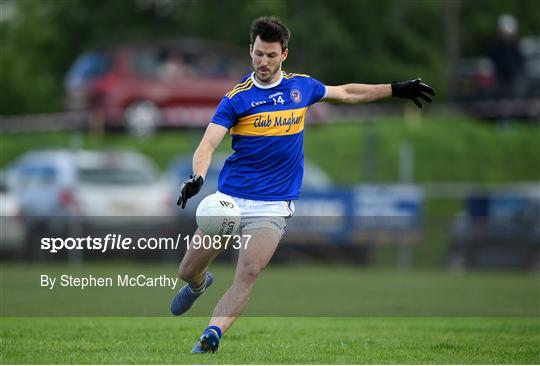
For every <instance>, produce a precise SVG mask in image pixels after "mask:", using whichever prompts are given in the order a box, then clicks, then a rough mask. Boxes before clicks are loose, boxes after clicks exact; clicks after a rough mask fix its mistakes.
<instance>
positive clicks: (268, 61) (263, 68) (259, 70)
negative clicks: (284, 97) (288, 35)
mask: <svg viewBox="0 0 540 366" xmlns="http://www.w3.org/2000/svg"><path fill="white" fill-rule="evenodd" d="M249 52H250V54H251V60H252V62H253V70H255V77H256V78H257V80H258V81H259V82H261V83H263V84H271V83H273V82H274V81H277V80H278V79H279V73H280V72H281V64H282V63H283V61H285V60H286V59H287V53H288V50H287V49H285V50H282V49H281V43H280V42H264V41H261V39H260V38H259V36H257V38H256V39H255V42H254V43H253V44H252V45H251V46H250V47H249Z"/></svg>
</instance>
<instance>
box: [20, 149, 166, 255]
mask: <svg viewBox="0 0 540 366" xmlns="http://www.w3.org/2000/svg"><path fill="white" fill-rule="evenodd" d="M10 170H11V172H12V174H13V177H14V182H15V190H14V193H15V194H16V196H17V197H18V200H19V202H20V204H21V215H22V216H23V218H24V219H25V224H26V225H27V230H28V232H29V233H30V234H31V235H32V238H31V239H32V240H29V243H28V245H29V246H30V248H28V250H29V251H30V252H31V253H32V251H33V252H34V253H35V248H36V246H37V245H38V243H37V242H36V240H37V239H38V238H39V237H40V236H44V235H54V236H66V235H76V236H81V235H82V236H86V235H97V234H98V233H100V232H102V231H103V230H105V231H107V232H111V230H114V231H112V233H116V232H119V231H118V230H127V231H128V232H135V231H136V230H141V231H145V230H154V229H155V228H158V227H161V226H162V225H166V224H167V222H168V221H170V219H169V215H170V214H171V210H170V204H169V201H170V199H171V198H170V195H169V193H168V190H167V188H166V185H165V183H164V181H163V180H162V179H161V177H160V175H159V174H158V170H157V168H156V166H155V165H154V163H153V162H152V161H150V160H149V159H148V158H147V157H145V156H144V155H142V154H140V153H136V152H132V151H107V152H105V151H86V150H84V151H69V150H40V151H31V152H28V153H26V154H24V155H23V156H21V157H20V158H19V159H18V160H17V161H15V162H14V163H13V164H12V166H11V169H10ZM31 253H30V254H31Z"/></svg>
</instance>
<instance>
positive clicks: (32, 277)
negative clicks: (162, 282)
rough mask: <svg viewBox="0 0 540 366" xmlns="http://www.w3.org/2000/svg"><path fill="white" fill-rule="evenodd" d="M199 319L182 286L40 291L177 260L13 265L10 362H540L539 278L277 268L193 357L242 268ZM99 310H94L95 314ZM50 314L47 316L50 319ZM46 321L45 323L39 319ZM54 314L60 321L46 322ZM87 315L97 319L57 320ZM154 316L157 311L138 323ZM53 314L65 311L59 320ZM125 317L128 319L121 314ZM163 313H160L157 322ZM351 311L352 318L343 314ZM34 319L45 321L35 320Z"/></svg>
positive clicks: (6, 337) (219, 269) (5, 335)
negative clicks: (183, 298) (175, 310)
mask: <svg viewBox="0 0 540 366" xmlns="http://www.w3.org/2000/svg"><path fill="white" fill-rule="evenodd" d="M211 269H212V271H213V272H214V274H215V275H216V282H215V283H214V285H213V286H212V287H211V288H210V289H209V290H208V292H207V293H205V295H204V296H203V297H202V298H201V299H200V300H199V301H198V302H197V304H196V306H195V307H194V308H193V309H192V310H190V312H189V313H188V314H187V315H189V316H187V317H180V318H174V317H171V316H167V312H168V310H167V309H168V304H169V301H170V298H171V296H172V295H173V294H174V290H171V289H167V288H164V289H159V288H157V289H156V288H154V289H148V288H130V289H124V288H117V287H115V288H100V289H98V288H91V289H86V290H84V291H82V290H80V289H67V288H64V289H55V290H53V291H50V290H44V289H40V286H39V275H40V274H42V273H46V274H49V275H59V274H72V275H76V274H83V275H88V274H93V275H96V276H97V275H114V274H119V273H122V274H123V273H131V274H147V275H152V274H154V275H157V274H167V275H169V276H172V275H174V273H175V270H176V264H173V263H170V264H158V263H152V264H149V263H125V262H102V263H86V264H84V265H83V266H82V267H73V266H68V265H65V264H59V263H56V264H33V265H31V266H28V265H25V264H16V263H1V276H0V285H1V287H0V288H1V296H0V297H1V306H0V309H1V313H2V318H1V320H0V344H1V351H0V362H1V363H3V364H5V363H13V364H21V363H22V364H35V363H40V364H43V363H45V364H57V363H60V364H87V363H91V364H95V363H98V364H150V363H151V364H194V363H210V364H222V363H226V364H231V363H233V364H236V363H247V364H261V363H273V364H276V363H277V364H296V363H302V364H306V363H307V364H312V363H317V364H320V363H323V364H324V363H327V364H345V363H356V364H358V363H360V364H364V363H368V364H389V363H391V364H396V363H397V364H409V363H420V364H423V363H425V364H429V363H437V364H440V363H443V364H491V363H495V364H510V363H520V364H538V363H539V362H540V318H539V315H540V296H539V295H540V287H539V285H538V276H537V275H536V274H532V273H524V272H516V273H508V272H465V273H449V272H445V271H411V272H401V271H394V270H366V269H361V268H358V267H352V266H337V265H295V266H279V265H274V264H270V266H269V267H268V268H267V269H266V270H265V272H264V273H263V274H262V276H261V278H260V279H259V281H258V283H257V286H256V287H255V291H254V293H253V296H252V300H251V302H250V304H249V305H248V308H247V309H246V312H245V314H244V317H242V318H240V319H239V321H238V322H237V323H236V324H235V325H234V327H233V328H231V330H230V332H228V333H227V334H226V335H225V337H224V338H223V341H222V344H221V346H220V350H219V352H218V353H217V354H215V355H199V356H195V355H191V354H190V353H189V351H190V349H191V347H193V345H194V343H195V342H196V339H197V337H198V336H199V335H200V332H201V330H202V329H203V328H204V327H205V326H206V324H207V322H208V316H209V315H210V314H211V311H212V308H213V306H214V305H215V303H216V301H217V299H218V298H219V297H220V296H221V294H222V293H223V292H224V291H225V289H226V288H227V287H228V286H229V284H230V281H231V279H232V274H233V266H232V265H227V264H215V265H212V267H211ZM93 308H95V309H98V310H97V311H94V312H92V309H93ZM40 311H41V312H40ZM39 314H41V315H44V316H41V317H40V316H33V315H39ZM47 314H49V316H46V315H47ZM66 314H72V315H74V314H80V315H89V314H93V315H97V316H95V317H89V316H81V317H64V316H60V317H56V316H54V315H66ZM136 314H142V315H147V316H129V315H136ZM51 315H53V316H51ZM111 315H119V316H111ZM148 315H154V316H148ZM335 315H342V316H335ZM31 316H33V317H31Z"/></svg>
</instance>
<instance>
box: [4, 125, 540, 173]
mask: <svg viewBox="0 0 540 366" xmlns="http://www.w3.org/2000/svg"><path fill="white" fill-rule="evenodd" d="M375 122H377V123H369V124H366V123H346V124H343V123H336V124H325V125H319V126H313V125H309V123H308V125H307V127H306V133H305V152H306V156H307V157H308V158H309V159H311V160H313V161H315V162H316V163H318V164H319V165H320V166H321V167H322V168H323V169H324V170H326V171H327V172H328V173H329V174H330V176H331V177H332V178H333V179H334V180H335V181H336V182H337V183H341V184H356V183H360V182H362V181H364V180H365V178H366V177H365V175H366V172H365V166H363V165H364V164H365V162H366V161H370V162H372V164H374V165H375V166H376V168H375V171H374V173H373V175H374V177H373V179H375V180H377V181H382V182H393V181H396V180H397V179H398V178H399V174H398V171H399V149H400V145H401V143H402V142H403V141H409V142H410V143H411V145H412V146H413V149H414V159H415V168H414V179H415V180H416V181H420V182H422V181H467V182H486V183H502V182H513V181H527V180H528V181H531V180H532V181H534V180H540V173H539V170H538V167H539V166H540V154H538V153H537V147H538V145H540V125H539V124H528V125H518V124H515V125H512V126H511V128H508V129H506V130H500V129H498V128H497V127H496V126H494V125H491V124H488V123H481V122H476V121H471V120H465V119H445V118H433V117H425V118H424V119H423V120H422V122H421V123H419V124H417V125H411V124H405V123H403V121H402V120H397V119H396V120H388V119H386V120H383V121H375ZM201 136H202V131H201V130H185V131H165V132H161V133H159V134H157V135H156V136H153V137H148V138H143V139H137V138H133V137H130V136H127V135H125V134H120V133H113V134H107V135H101V134H96V133H76V134H72V133H64V132H54V133H29V134H14V135H2V136H0V139H1V144H0V166H6V165H7V164H8V163H9V162H11V161H13V159H15V158H16V157H17V156H19V155H21V154H22V153H23V152H25V151H27V150H29V149H38V148H58V147H63V148H67V147H70V146H71V147H77V146H82V147H85V148H90V149H95V148H131V149H135V150H139V151H141V152H143V153H145V154H147V155H149V156H150V157H152V158H153V159H154V160H155V161H156V162H157V163H158V165H159V166H160V167H162V168H165V167H166V166H167V165H168V164H169V162H170V161H171V159H172V158H173V157H174V156H177V155H179V154H192V153H193V151H194V150H195V148H196V146H197V145H198V143H199V141H200V138H201ZM367 136H372V137H373V138H374V140H375V142H374V146H372V147H370V146H368V144H367V139H366V137H367ZM219 150H220V151H222V152H226V153H227V152H230V151H231V150H230V138H229V137H227V138H226V139H225V141H224V142H223V143H222V144H221V145H220V148H219Z"/></svg>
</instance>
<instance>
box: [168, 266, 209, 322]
mask: <svg viewBox="0 0 540 366" xmlns="http://www.w3.org/2000/svg"><path fill="white" fill-rule="evenodd" d="M212 282H214V275H213V274H212V273H210V272H206V274H205V275H204V286H203V288H202V289H201V290H199V291H197V292H193V290H192V289H191V287H190V286H189V284H187V283H186V284H185V285H184V287H182V288H181V289H180V291H178V293H177V294H176V295H174V298H173V300H172V303H171V313H173V314H174V315H176V316H178V315H182V314H184V313H185V312H186V311H188V310H189V309H190V308H191V306H192V305H193V303H194V302H195V300H197V299H198V298H199V296H201V295H202V294H203V292H204V291H205V290H206V289H207V288H208V287H210V285H211V284H212Z"/></svg>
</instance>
